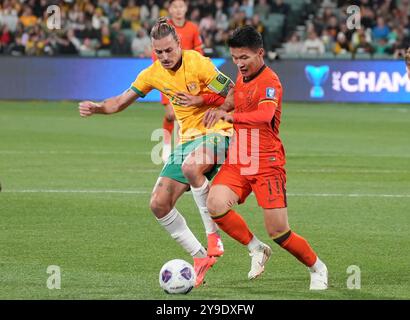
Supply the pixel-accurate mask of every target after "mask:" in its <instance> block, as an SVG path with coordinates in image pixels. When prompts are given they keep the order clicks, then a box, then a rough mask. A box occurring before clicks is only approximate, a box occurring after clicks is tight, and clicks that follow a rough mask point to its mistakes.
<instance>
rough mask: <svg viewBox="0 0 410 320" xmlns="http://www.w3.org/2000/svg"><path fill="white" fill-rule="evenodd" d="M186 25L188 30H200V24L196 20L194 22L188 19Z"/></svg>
mask: <svg viewBox="0 0 410 320" xmlns="http://www.w3.org/2000/svg"><path fill="white" fill-rule="evenodd" d="M184 27H185V28H186V29H188V30H199V27H198V25H197V24H196V23H195V22H192V21H189V20H187V21H186V22H185V25H184Z"/></svg>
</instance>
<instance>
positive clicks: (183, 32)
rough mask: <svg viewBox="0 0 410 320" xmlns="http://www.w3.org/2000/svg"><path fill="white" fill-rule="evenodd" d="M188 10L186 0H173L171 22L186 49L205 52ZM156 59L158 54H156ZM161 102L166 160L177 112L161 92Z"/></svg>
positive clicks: (196, 27) (165, 159)
mask: <svg viewBox="0 0 410 320" xmlns="http://www.w3.org/2000/svg"><path fill="white" fill-rule="evenodd" d="M187 10H188V6H187V4H186V2H185V1H184V0H172V1H170V4H169V15H170V18H171V19H169V23H170V24H172V25H173V26H174V27H175V30H176V32H177V34H178V36H179V37H180V41H181V47H182V49H184V50H196V51H198V52H199V53H201V54H203V51H202V40H201V37H200V35H199V29H198V26H197V25H196V24H195V23H193V22H191V21H187V20H186V18H185V16H186V13H187ZM153 58H154V60H156V56H155V55H154V57H153ZM161 103H162V104H163V105H164V106H165V116H164V119H163V121H162V127H163V129H164V140H163V149H162V159H163V161H164V162H166V161H167V160H168V157H169V155H170V154H171V136H172V131H173V130H174V121H175V114H174V109H173V108H172V105H171V104H170V102H169V100H168V98H167V97H166V96H165V95H163V94H161Z"/></svg>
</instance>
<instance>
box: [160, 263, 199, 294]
mask: <svg viewBox="0 0 410 320" xmlns="http://www.w3.org/2000/svg"><path fill="white" fill-rule="evenodd" d="M195 280H196V274H195V271H194V268H193V267H192V265H191V264H190V263H188V262H186V261H184V260H181V259H174V260H170V261H168V262H167V263H165V264H164V265H163V266H162V268H161V271H160V272H159V285H160V286H161V288H162V289H164V291H165V292H166V293H173V294H174V293H183V294H187V293H188V292H190V291H191V290H192V288H193V287H194V285H195Z"/></svg>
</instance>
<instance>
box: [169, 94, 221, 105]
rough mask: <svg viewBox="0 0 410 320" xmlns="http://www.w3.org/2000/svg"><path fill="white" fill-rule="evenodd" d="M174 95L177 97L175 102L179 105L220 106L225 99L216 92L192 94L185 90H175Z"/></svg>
mask: <svg viewBox="0 0 410 320" xmlns="http://www.w3.org/2000/svg"><path fill="white" fill-rule="evenodd" d="M176 96H177V98H178V100H177V101H176V102H177V103H178V104H179V105H180V106H185V107H188V106H190V107H202V106H220V105H222V104H223V103H224V101H225V97H222V96H220V95H219V94H216V93H205V94H202V95H199V96H194V95H192V94H188V93H185V92H177V94H176Z"/></svg>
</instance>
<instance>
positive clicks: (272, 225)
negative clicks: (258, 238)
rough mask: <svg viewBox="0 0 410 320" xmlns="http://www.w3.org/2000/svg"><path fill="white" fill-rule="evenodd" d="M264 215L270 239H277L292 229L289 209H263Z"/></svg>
mask: <svg viewBox="0 0 410 320" xmlns="http://www.w3.org/2000/svg"><path fill="white" fill-rule="evenodd" d="M263 214H264V220H265V228H266V231H267V232H268V234H269V236H270V237H277V236H279V235H281V234H282V233H284V232H286V231H288V230H289V229H290V227H289V220H288V209H287V208H276V209H263Z"/></svg>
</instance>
